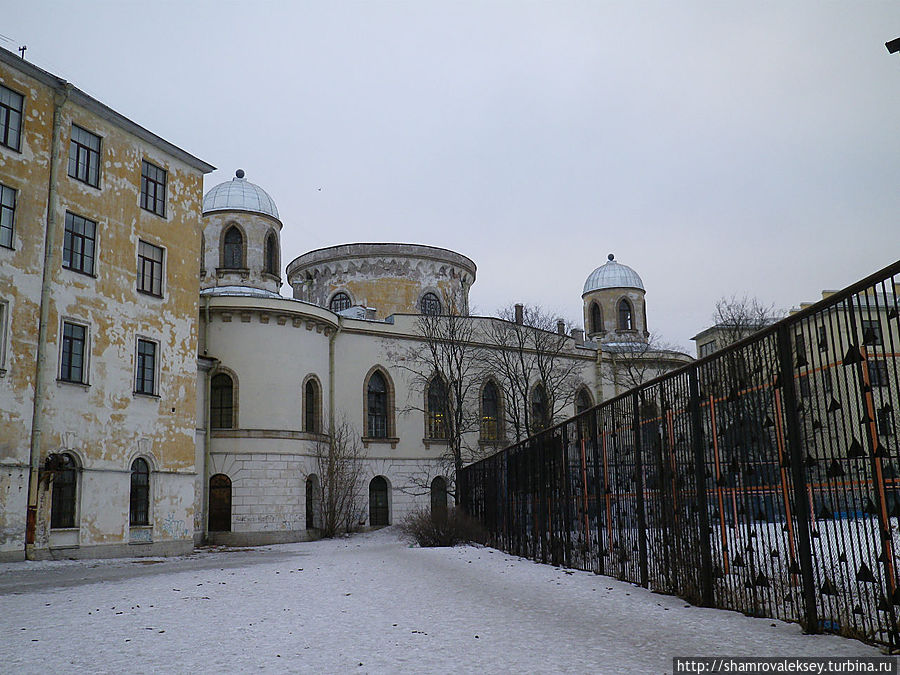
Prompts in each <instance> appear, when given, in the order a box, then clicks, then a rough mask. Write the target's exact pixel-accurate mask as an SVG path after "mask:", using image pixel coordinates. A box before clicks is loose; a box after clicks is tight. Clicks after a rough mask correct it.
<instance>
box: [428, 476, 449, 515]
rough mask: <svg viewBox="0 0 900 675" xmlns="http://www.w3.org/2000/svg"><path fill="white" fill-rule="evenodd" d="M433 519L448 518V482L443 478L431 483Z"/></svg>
mask: <svg viewBox="0 0 900 675" xmlns="http://www.w3.org/2000/svg"><path fill="white" fill-rule="evenodd" d="M431 517H432V518H446V517H447V480H446V479H445V478H444V477H443V476H436V477H435V479H434V480H432V481H431Z"/></svg>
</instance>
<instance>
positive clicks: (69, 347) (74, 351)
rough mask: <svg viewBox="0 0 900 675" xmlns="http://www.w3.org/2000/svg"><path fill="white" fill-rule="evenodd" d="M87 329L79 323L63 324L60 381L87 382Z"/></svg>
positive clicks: (65, 322)
mask: <svg viewBox="0 0 900 675" xmlns="http://www.w3.org/2000/svg"><path fill="white" fill-rule="evenodd" d="M86 346H87V328H86V327H84V326H79V325H78V324H77V323H69V322H68V321H64V322H63V339H62V353H61V355H60V362H59V379H60V380H63V381H65V382H78V383H79V384H85V383H86V382H87V377H86V375H87V368H86V365H87V364H86V363H85V353H86Z"/></svg>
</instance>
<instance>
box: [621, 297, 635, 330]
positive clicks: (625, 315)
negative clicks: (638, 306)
mask: <svg viewBox="0 0 900 675" xmlns="http://www.w3.org/2000/svg"><path fill="white" fill-rule="evenodd" d="M633 328H634V322H633V320H632V315H631V303H630V302H628V301H627V300H625V299H624V298H623V299H622V300H619V330H632V329H633Z"/></svg>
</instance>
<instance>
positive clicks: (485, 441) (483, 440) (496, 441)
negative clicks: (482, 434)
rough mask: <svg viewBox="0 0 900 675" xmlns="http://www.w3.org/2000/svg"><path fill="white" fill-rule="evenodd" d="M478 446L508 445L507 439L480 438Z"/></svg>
mask: <svg viewBox="0 0 900 675" xmlns="http://www.w3.org/2000/svg"><path fill="white" fill-rule="evenodd" d="M478 445H497V446H500V445H507V440H506V439H505V438H479V439H478Z"/></svg>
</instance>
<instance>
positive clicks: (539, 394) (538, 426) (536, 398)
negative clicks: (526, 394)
mask: <svg viewBox="0 0 900 675" xmlns="http://www.w3.org/2000/svg"><path fill="white" fill-rule="evenodd" d="M548 426H550V417H549V415H548V411H547V391H546V390H545V389H544V385H543V384H538V385H537V386H536V387H535V388H534V389H532V390H531V430H532V431H542V430H543V429H546V428H547V427H548Z"/></svg>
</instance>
